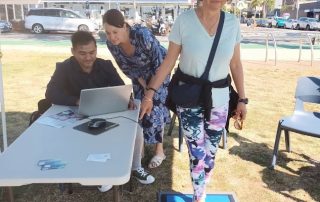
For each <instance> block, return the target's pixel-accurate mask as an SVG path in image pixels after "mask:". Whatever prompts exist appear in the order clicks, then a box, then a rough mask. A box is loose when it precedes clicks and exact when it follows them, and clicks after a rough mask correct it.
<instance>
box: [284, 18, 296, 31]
mask: <svg viewBox="0 0 320 202" xmlns="http://www.w3.org/2000/svg"><path fill="white" fill-rule="evenodd" d="M297 23H298V21H297V20H295V19H288V20H287V21H286V22H285V23H284V28H286V29H296V27H297Z"/></svg>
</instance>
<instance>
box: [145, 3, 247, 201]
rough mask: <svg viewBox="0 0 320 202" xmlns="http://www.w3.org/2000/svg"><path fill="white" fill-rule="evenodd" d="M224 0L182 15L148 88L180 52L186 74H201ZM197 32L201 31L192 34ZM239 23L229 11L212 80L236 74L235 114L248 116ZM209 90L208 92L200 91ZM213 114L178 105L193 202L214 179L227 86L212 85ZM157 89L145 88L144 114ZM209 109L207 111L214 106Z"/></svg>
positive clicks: (201, 197) (163, 76)
mask: <svg viewBox="0 0 320 202" xmlns="http://www.w3.org/2000/svg"><path fill="white" fill-rule="evenodd" d="M224 3H225V1H212V0H203V1H202V4H203V5H202V6H199V7H198V8H195V9H191V10H189V11H186V12H184V13H183V14H181V15H180V16H179V17H178V18H177V20H176V21H175V23H174V25H173V28H172V30H171V33H170V35H169V48H168V54H167V56H166V58H165V59H164V61H163V62H162V64H161V66H160V67H159V69H158V71H157V73H156V74H155V75H154V76H153V77H152V79H151V81H150V82H149V83H148V86H147V88H149V89H151V88H152V89H155V90H157V89H158V88H159V87H160V86H161V84H162V82H163V81H164V80H165V79H166V78H167V76H168V75H169V74H170V72H171V71H172V69H173V67H174V66H175V62H176V60H177V59H178V57H179V55H180V63H179V67H180V69H181V71H182V72H183V73H184V74H187V75H191V76H193V77H197V78H199V77H200V76H201V75H202V73H203V72H204V69H205V66H206V61H207V60H208V56H209V53H210V50H211V47H212V43H213V40H214V38H215V35H216V32H217V27H218V24H219V19H220V15H221V7H222V6H223V5H224ZM194 33H197V34H194ZM240 40H241V34H240V24H239V20H238V19H237V18H236V16H234V15H232V14H230V13H225V20H224V26H223V29H222V33H221V38H220V41H219V44H218V47H217V51H216V54H215V57H214V60H213V63H212V67H211V69H210V72H209V77H208V80H209V81H210V82H213V81H217V80H220V79H225V78H227V75H228V73H229V70H231V74H232V78H233V81H234V83H235V86H236V89H237V91H238V93H239V97H240V99H239V100H238V104H237V109H236V114H235V116H234V118H236V119H239V120H241V121H242V120H244V119H245V118H246V113H247V111H246V103H247V101H248V99H247V98H246V96H245V90H244V76H243V68H242V63H241V59H240ZM202 93H205V92H202ZM211 93H212V96H211V97H210V96H207V97H208V98H209V99H212V108H210V109H211V112H210V119H209V120H206V119H205V117H204V112H205V108H203V107H201V106H199V107H194V108H183V107H180V106H177V113H178V116H179V118H180V120H181V125H180V127H181V129H182V134H183V135H184V137H185V140H186V143H187V147H188V152H189V158H190V175H191V181H192V185H193V190H194V194H193V201H194V202H204V201H205V198H206V185H207V184H208V183H209V181H210V177H211V175H212V171H213V168H214V165H215V162H214V160H215V158H216V152H217V149H218V144H219V141H220V139H221V135H222V134H223V133H224V127H225V123H226V121H227V114H228V102H229V88H228V87H225V88H212V89H211ZM155 96H157V95H156V94H155V93H154V91H146V93H145V95H144V99H143V101H142V104H141V110H140V118H143V117H144V116H145V115H146V114H150V113H151V109H152V108H153V105H154V102H153V100H154V97H155ZM210 109H209V110H210Z"/></svg>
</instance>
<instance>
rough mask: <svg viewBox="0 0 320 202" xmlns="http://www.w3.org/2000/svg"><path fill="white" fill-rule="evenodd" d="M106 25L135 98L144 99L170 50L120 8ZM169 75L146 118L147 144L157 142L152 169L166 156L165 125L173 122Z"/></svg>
mask: <svg viewBox="0 0 320 202" xmlns="http://www.w3.org/2000/svg"><path fill="white" fill-rule="evenodd" d="M103 26H104V29H105V32H106V35H107V46H108V48H109V51H110V52H111V54H112V55H113V57H114V59H115V61H116V62H117V64H118V66H119V67H120V69H121V70H122V72H123V73H124V74H125V75H126V76H128V77H129V78H130V79H131V80H132V84H133V92H134V98H135V99H139V100H142V99H143V96H144V94H145V92H146V91H148V90H151V91H155V89H148V88H147V84H148V82H149V80H150V79H151V77H152V76H153V75H155V73H156V71H157V69H158V67H159V66H160V64H161V63H162V61H163V59H164V58H165V56H166V53H167V51H166V49H165V48H164V47H162V46H161V45H160V43H159V41H158V40H157V39H156V38H155V37H154V35H153V34H152V33H151V32H150V31H149V29H148V28H146V27H142V26H140V25H134V26H132V27H131V26H129V25H128V24H127V23H126V22H125V21H124V17H123V15H122V14H121V12H120V11H118V10H116V9H111V10H109V11H108V12H106V13H105V15H104V16H103ZM169 81H170V76H167V77H166V79H165V80H164V82H163V83H162V85H161V87H160V88H159V89H158V90H157V91H155V94H156V96H154V97H153V100H151V99H150V100H149V101H150V102H153V106H154V107H153V109H152V112H151V113H150V114H149V115H145V116H144V118H143V120H142V127H143V134H144V139H145V143H147V144H155V154H154V156H153V158H152V159H151V161H150V163H149V168H155V167H158V166H159V165H160V164H161V163H162V161H163V160H164V159H165V158H166V156H165V154H164V151H163V133H164V126H165V124H166V123H169V122H170V113H169V110H168V109H167V108H166V106H165V101H166V97H167V94H168V92H167V87H168V84H169Z"/></svg>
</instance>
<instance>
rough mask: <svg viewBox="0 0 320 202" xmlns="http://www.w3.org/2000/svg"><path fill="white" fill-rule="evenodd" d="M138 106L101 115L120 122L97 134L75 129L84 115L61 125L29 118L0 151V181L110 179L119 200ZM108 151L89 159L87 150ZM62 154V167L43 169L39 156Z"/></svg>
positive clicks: (54, 108)
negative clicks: (100, 158) (30, 121)
mask: <svg viewBox="0 0 320 202" xmlns="http://www.w3.org/2000/svg"><path fill="white" fill-rule="evenodd" d="M67 108H68V107H66V106H58V105H54V106H52V107H51V108H50V109H49V110H48V111H47V112H46V113H45V114H44V115H42V116H48V115H52V114H56V113H58V112H61V111H64V110H66V109H67ZM138 115H139V106H138V109H136V110H128V111H124V112H119V113H112V114H106V115H101V116H98V117H102V118H106V119H108V118H112V119H110V120H109V121H111V122H115V123H118V124H119V126H118V127H115V128H113V129H111V130H108V131H106V132H103V133H102V134H99V135H91V134H87V133H85V132H81V131H78V130H75V129H73V127H74V126H77V125H79V124H81V123H84V122H87V121H88V119H84V120H81V121H77V122H76V123H73V124H71V125H68V126H66V127H63V128H54V127H51V126H47V125H43V124H40V123H37V122H35V123H33V124H32V125H31V126H30V127H29V128H27V129H26V130H25V131H24V132H23V133H22V134H21V135H20V136H19V137H18V138H17V139H16V140H15V141H14V142H13V143H12V144H11V145H10V146H9V147H8V148H7V149H6V150H5V151H4V152H3V153H2V154H1V155H0V165H1V166H0V186H4V187H8V186H9V187H13V186H21V185H27V184H32V183H79V184H81V185H103V184H110V185H115V187H114V200H115V201H119V200H120V196H119V187H118V185H123V184H125V183H127V182H128V181H129V179H130V175H131V164H132V157H133V149H134V142H135V136H136V131H137V127H138V124H137V122H136V121H137V120H138ZM102 153H110V154H111V159H110V160H107V161H106V162H103V163H101V162H91V161H87V160H86V159H87V157H88V155H89V154H102ZM43 159H60V160H62V161H64V162H66V166H65V167H64V168H63V169H55V170H45V171H41V170H40V168H39V166H38V165H37V163H38V161H39V160H43Z"/></svg>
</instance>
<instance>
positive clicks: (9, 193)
mask: <svg viewBox="0 0 320 202" xmlns="http://www.w3.org/2000/svg"><path fill="white" fill-rule="evenodd" d="M3 189H4V195H3V197H7V200H8V201H10V202H14V196H13V191H12V187H4V188H3Z"/></svg>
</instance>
